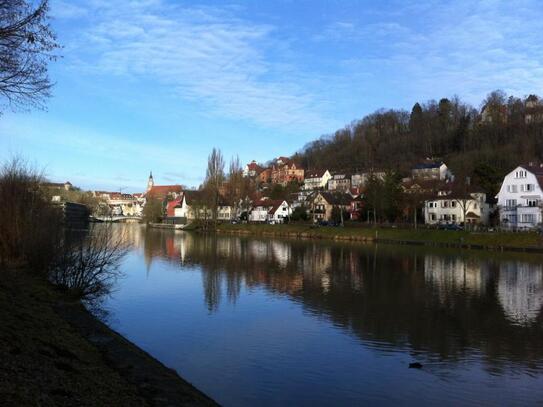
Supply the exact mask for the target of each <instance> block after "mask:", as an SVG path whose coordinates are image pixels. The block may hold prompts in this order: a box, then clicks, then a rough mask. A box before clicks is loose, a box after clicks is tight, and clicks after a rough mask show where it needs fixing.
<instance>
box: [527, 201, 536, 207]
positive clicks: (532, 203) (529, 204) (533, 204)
mask: <svg viewBox="0 0 543 407" xmlns="http://www.w3.org/2000/svg"><path fill="white" fill-rule="evenodd" d="M537 204H538V202H537V199H527V200H526V205H528V206H533V207H534V206H537Z"/></svg>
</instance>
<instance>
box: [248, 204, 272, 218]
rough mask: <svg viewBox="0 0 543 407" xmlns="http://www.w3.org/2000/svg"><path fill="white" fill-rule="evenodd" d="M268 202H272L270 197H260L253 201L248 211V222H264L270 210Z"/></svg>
mask: <svg viewBox="0 0 543 407" xmlns="http://www.w3.org/2000/svg"><path fill="white" fill-rule="evenodd" d="M270 202H272V200H271V199H260V200H258V201H256V202H254V203H253V207H252V209H251V212H250V213H249V222H266V221H267V220H268V212H269V211H270Z"/></svg>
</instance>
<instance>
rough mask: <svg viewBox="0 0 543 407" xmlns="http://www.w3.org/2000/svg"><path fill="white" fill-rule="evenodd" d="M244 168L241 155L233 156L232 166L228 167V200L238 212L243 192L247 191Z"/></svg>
mask: <svg viewBox="0 0 543 407" xmlns="http://www.w3.org/2000/svg"><path fill="white" fill-rule="evenodd" d="M243 187H244V179H243V169H242V168H241V163H240V161H239V157H238V156H236V157H232V159H231V160H230V166H229V168H228V184H227V189H226V193H227V201H228V203H229V204H230V205H231V206H232V208H233V209H234V212H235V213H238V209H239V206H240V203H241V198H242V194H243V193H244V192H245V191H244V189H245V188H243Z"/></svg>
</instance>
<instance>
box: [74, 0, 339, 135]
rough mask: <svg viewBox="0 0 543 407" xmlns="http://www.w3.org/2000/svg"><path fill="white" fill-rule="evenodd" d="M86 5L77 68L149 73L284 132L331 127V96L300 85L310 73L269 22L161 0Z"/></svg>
mask: <svg viewBox="0 0 543 407" xmlns="http://www.w3.org/2000/svg"><path fill="white" fill-rule="evenodd" d="M88 6H89V7H91V8H92V15H93V18H92V26H91V27H90V28H89V29H88V30H87V31H86V32H85V33H84V34H82V37H80V38H78V39H77V41H78V42H79V48H80V49H82V48H86V49H87V50H88V51H86V52H85V54H83V53H82V54H80V55H78V56H77V60H78V62H77V64H78V65H77V67H78V69H81V68H84V69H85V70H87V72H89V71H90V72H92V73H94V74H106V75H117V76H119V77H120V78H123V77H126V78H128V77H130V78H132V79H133V78H136V79H138V78H141V79H144V80H149V79H150V80H153V81H156V82H157V83H158V84H160V85H161V86H162V87H164V88H166V89H168V88H169V89H171V91H172V92H173V93H175V94H176V95H178V97H180V98H184V99H186V100H189V101H192V102H194V103H198V104H202V107H203V109H202V110H204V111H211V112H215V113H216V114H219V115H222V116H226V117H229V118H234V119H236V120H238V119H242V120H248V121H250V122H252V123H256V124H258V125H264V126H268V127H272V128H276V127H278V128H288V129H289V130H293V129H304V130H310V131H322V130H323V129H325V128H329V127H330V124H331V122H330V121H329V120H328V119H327V113H326V107H327V103H328V102H327V101H325V100H323V98H322V97H319V96H318V95H316V94H314V93H312V92H310V91H308V90H307V89H308V88H309V86H304V83H306V82H308V81H310V80H311V78H309V77H307V76H306V75H305V74H303V73H301V72H299V71H298V70H297V69H296V67H295V66H293V65H290V64H288V61H285V60H283V59H282V55H281V52H282V51H281V50H282V49H283V48H284V47H285V44H284V42H282V43H278V42H276V40H274V33H275V28H274V27H272V26H270V25H265V24H254V23H249V22H247V21H244V20H241V19H239V18H236V17H234V16H233V15H231V13H230V12H229V11H224V10H219V9H214V8H210V7H198V8H182V7H178V6H171V5H166V4H164V3H163V2H160V1H132V2H129V3H126V5H125V6H124V7H117V6H116V7H113V6H110V5H109V4H107V3H103V2H99V1H93V2H90V3H88ZM287 48H288V46H287ZM75 60H76V59H75V57H74V61H75ZM272 60H273V61H279V62H278V63H276V62H272ZM334 124H335V123H334Z"/></svg>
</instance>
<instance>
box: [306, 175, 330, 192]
mask: <svg viewBox="0 0 543 407" xmlns="http://www.w3.org/2000/svg"><path fill="white" fill-rule="evenodd" d="M330 178H332V175H331V174H330V171H328V170H314V171H308V172H307V173H306V174H305V180H304V189H305V190H311V191H312V190H315V189H324V188H326V184H327V183H328V181H329V180H330Z"/></svg>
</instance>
